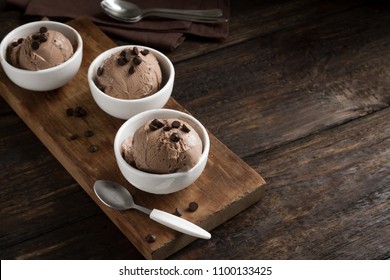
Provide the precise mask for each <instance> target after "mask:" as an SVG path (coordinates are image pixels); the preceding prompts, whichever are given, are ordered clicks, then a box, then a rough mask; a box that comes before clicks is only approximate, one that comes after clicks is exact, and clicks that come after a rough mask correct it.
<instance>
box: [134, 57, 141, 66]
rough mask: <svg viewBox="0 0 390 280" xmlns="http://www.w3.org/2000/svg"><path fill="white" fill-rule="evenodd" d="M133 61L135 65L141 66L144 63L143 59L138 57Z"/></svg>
mask: <svg viewBox="0 0 390 280" xmlns="http://www.w3.org/2000/svg"><path fill="white" fill-rule="evenodd" d="M133 61H134V64H135V65H140V64H141V63H142V58H141V57H139V56H138V55H137V56H135V57H134V58H133Z"/></svg>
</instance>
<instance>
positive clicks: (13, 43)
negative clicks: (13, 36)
mask: <svg viewBox="0 0 390 280" xmlns="http://www.w3.org/2000/svg"><path fill="white" fill-rule="evenodd" d="M18 45H19V43H18V41H13V42H12V44H11V46H12V47H13V48H15V47H17V46H18Z"/></svg>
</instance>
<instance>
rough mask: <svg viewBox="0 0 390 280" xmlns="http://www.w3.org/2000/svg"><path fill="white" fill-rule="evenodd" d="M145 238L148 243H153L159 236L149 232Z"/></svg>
mask: <svg viewBox="0 0 390 280" xmlns="http://www.w3.org/2000/svg"><path fill="white" fill-rule="evenodd" d="M145 239H146V241H147V242H148V243H153V242H154V241H156V239H157V238H156V236H155V235H154V234H148V235H147V236H146V238H145Z"/></svg>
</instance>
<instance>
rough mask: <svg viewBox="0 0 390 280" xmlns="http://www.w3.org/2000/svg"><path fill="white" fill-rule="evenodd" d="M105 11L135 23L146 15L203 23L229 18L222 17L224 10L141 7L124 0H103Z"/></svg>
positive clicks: (118, 18) (117, 17)
mask: <svg viewBox="0 0 390 280" xmlns="http://www.w3.org/2000/svg"><path fill="white" fill-rule="evenodd" d="M100 5H101V7H102V8H103V10H104V12H105V13H106V14H107V15H109V16H110V17H112V18H115V19H117V20H120V21H124V22H130V23H135V22H138V21H140V20H142V19H143V18H144V17H151V16H153V17H163V18H170V19H180V20H187V21H193V22H203V23H223V22H227V19H225V18H221V16H222V10H220V9H210V10H179V9H162V8H151V9H141V8H139V7H138V6H137V5H134V4H133V3H130V2H128V1H123V0H103V1H102V2H101V3H100Z"/></svg>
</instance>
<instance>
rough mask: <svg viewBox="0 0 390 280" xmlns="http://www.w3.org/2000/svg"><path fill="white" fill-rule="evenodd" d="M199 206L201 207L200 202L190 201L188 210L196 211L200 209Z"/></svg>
mask: <svg viewBox="0 0 390 280" xmlns="http://www.w3.org/2000/svg"><path fill="white" fill-rule="evenodd" d="M198 207H199V205H198V203H196V202H195V201H193V202H190V204H189V205H188V210H189V211H191V212H195V211H196V210H197V209H198Z"/></svg>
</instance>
